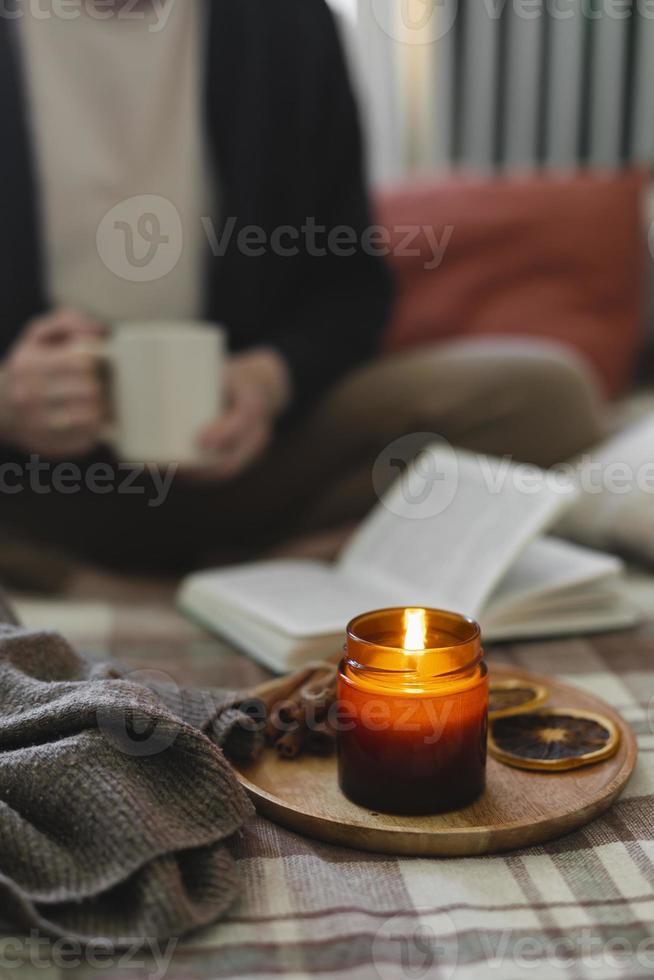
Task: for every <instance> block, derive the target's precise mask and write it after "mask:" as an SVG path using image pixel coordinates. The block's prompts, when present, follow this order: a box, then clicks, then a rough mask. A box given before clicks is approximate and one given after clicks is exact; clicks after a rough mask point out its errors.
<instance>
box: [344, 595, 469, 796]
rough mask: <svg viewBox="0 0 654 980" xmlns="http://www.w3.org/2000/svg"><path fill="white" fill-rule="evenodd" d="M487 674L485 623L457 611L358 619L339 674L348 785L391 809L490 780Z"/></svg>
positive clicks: (387, 612) (388, 612) (347, 789)
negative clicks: (482, 629) (483, 638)
mask: <svg viewBox="0 0 654 980" xmlns="http://www.w3.org/2000/svg"><path fill="white" fill-rule="evenodd" d="M487 673H488V671H487V668H486V663H485V661H484V654H483V650H482V647H481V634H480V630H479V626H478V625H477V624H476V623H474V622H473V621H472V620H469V619H465V618H464V617H462V616H458V615H456V614H455V613H450V612H442V611H439V610H436V609H384V610H381V611H378V612H371V613H366V614H365V615H363V616H359V617H357V619H354V620H353V621H352V622H351V623H350V625H349V626H348V628H347V645H346V648H345V657H344V659H343V660H342V661H341V665H340V668H339V682H338V700H339V725H338V728H339V734H338V766H339V781H340V786H341V789H342V791H343V793H345V795H346V796H347V797H349V799H351V800H352V801H353V802H354V803H358V804H359V805H361V806H364V807H366V808H367V809H370V810H375V811H382V812H386V813H401V814H428V813H441V812H443V811H447V810H455V809H458V808H460V807H463V806H466V805H467V804H469V803H472V802H473V801H474V800H475V799H476V798H477V797H478V796H479V795H480V794H481V793H482V792H483V789H484V784H485V774H486V728H487V718H488V680H487Z"/></svg>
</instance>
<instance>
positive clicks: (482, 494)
mask: <svg viewBox="0 0 654 980" xmlns="http://www.w3.org/2000/svg"><path fill="white" fill-rule="evenodd" d="M419 459H420V458H419ZM425 460H426V461H427V462H428V464H429V465H428V466H425ZM429 474H431V476H430V475H429ZM575 494H576V491H575V490H574V488H573V486H572V484H566V483H564V481H563V479H562V478H561V476H560V475H559V476H558V477H557V479H556V485H554V479H553V478H552V475H551V474H546V473H544V472H543V471H540V470H537V469H535V468H533V467H529V468H527V467H524V466H516V465H513V464H511V463H510V462H508V461H506V460H495V459H490V458H488V457H480V456H473V455H471V454H468V453H463V452H457V453H455V452H454V451H453V450H452V449H451V448H449V447H445V446H438V445H434V446H431V447H429V448H428V449H426V450H424V452H423V454H422V460H421V461H420V465H418V461H416V462H414V463H413V464H412V465H411V466H410V467H408V468H407V470H406V471H405V472H404V473H403V474H402V476H401V477H400V478H399V479H398V480H397V481H396V482H395V483H394V484H393V486H392V487H391V488H390V490H389V491H388V492H387V493H386V494H385V495H384V497H383V498H382V500H381V502H380V503H379V504H378V505H377V506H376V507H375V509H374V510H373V511H372V513H371V514H370V515H369V517H368V518H367V519H366V520H365V521H364V522H363V524H362V525H361V526H360V528H359V529H358V531H357V532H356V533H355V534H354V536H353V538H352V539H351V541H350V543H349V544H348V546H347V547H346V548H345V549H344V550H343V552H342V553H341V555H340V557H339V559H338V561H337V562H336V563H334V564H327V563H321V562H318V561H300V560H293V559H286V560H284V559H282V560H275V561H264V562H255V563H252V564H246V565H240V566H236V567H229V568H226V569H223V570H219V571H214V572H203V573H199V574H197V575H192V576H191V577H190V578H188V579H187V580H186V581H185V582H184V583H183V585H182V588H181V591H180V594H179V604H180V606H181V608H182V610H184V611H185V612H186V613H187V614H189V615H190V616H192V617H193V618H195V619H197V620H198V621H200V622H201V623H203V624H204V625H206V626H207V627H208V628H209V629H211V630H213V631H215V632H217V633H220V634H221V635H223V636H224V637H226V638H227V639H229V640H231V641H232V642H234V643H235V644H236V645H237V646H239V647H241V648H242V649H244V650H246V651H247V652H248V653H250V654H251V655H252V656H253V657H255V658H256V659H257V660H260V661H261V662H263V663H264V664H266V666H268V667H270V668H271V669H273V670H278V671H282V670H286V669H291V668H293V667H295V666H296V665H298V664H300V663H301V662H302V661H303V660H307V659H311V658H315V657H318V656H325V655H328V654H333V653H334V652H335V651H337V650H338V649H339V648H340V647H342V645H343V639H344V633H345V627H346V625H347V623H348V622H349V620H350V619H352V618H353V617H354V616H356V615H358V614H360V613H362V612H366V611H368V610H373V609H379V608H384V607H387V606H431V607H436V608H441V609H449V610H452V611H455V612H459V613H464V614H466V615H468V616H472V617H474V618H476V619H478V620H480V622H481V625H482V628H483V631H484V636H485V639H486V640H498V639H510V638H519V637H521V638H526V637H542V636H553V635H558V634H567V633H588V632H592V631H600V630H604V629H611V628H624V627H627V626H630V625H632V624H633V623H634V621H635V615H634V613H633V612H632V611H631V609H630V608H629V607H627V606H626V605H625V603H624V601H623V600H622V598H621V596H620V592H619V588H618V580H619V577H620V575H621V572H622V564H621V562H620V561H619V560H618V559H617V558H613V557H611V556H609V555H604V554H601V553H599V552H595V551H589V550H586V549H584V548H581V547H578V546H576V545H572V544H568V543H566V542H564V541H562V540H558V539H556V538H548V537H542V536H541V535H542V534H543V533H544V532H545V531H546V530H547V529H548V528H549V527H551V526H552V525H553V524H554V523H555V522H556V521H557V519H558V518H560V516H561V515H562V514H563V513H564V512H565V510H566V509H567V508H569V507H570V506H572V504H573V502H574V499H575Z"/></svg>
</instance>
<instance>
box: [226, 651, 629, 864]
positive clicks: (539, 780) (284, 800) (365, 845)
mask: <svg viewBox="0 0 654 980" xmlns="http://www.w3.org/2000/svg"><path fill="white" fill-rule="evenodd" d="M491 674H492V676H493V677H497V678H500V677H517V678H527V679H530V680H533V681H536V682H537V683H540V684H545V685H546V687H548V688H549V690H550V692H551V697H550V700H549V702H548V704H549V705H551V706H557V707H562V708H582V709H586V710H589V711H596V712H599V713H600V714H604V715H606V716H607V717H609V718H611V719H613V721H614V722H615V723H616V725H618V727H619V728H620V731H621V733H622V739H621V744H620V748H619V749H618V752H617V754H616V755H615V756H613V758H612V759H607V760H606V762H601V763H598V764H597V765H595V766H588V767H586V768H585V769H577V770H572V771H570V772H564V773H537V772H524V771H522V770H519V769H511V768H509V767H508V766H503V765H500V764H499V763H498V762H495V760H494V759H490V758H489V760H488V785H487V789H486V792H485V793H484V795H483V796H482V797H481V799H479V800H478V801H477V802H476V803H474V804H473V805H472V806H469V807H466V808H465V809H463V810H458V811H457V812H455V813H447V814H440V815H438V816H433V817H397V816H388V815H384V814H376V813H371V812H369V811H368V810H365V809H363V808H362V807H359V806H356V805H355V804H354V803H350V801H349V800H347V799H346V798H345V797H344V796H343V794H342V793H341V792H340V790H339V788H338V782H337V777H336V759H335V758H333V757H332V758H329V759H320V758H314V757H310V756H302V757H300V758H299V759H297V760H295V761H293V762H289V761H286V760H281V759H279V758H278V757H277V754H276V753H275V752H274V751H272V750H267V751H266V752H265V753H264V755H263V756H262V758H261V759H259V760H258V761H257V762H256V763H255V764H254V765H251V766H249V767H247V768H246V769H243V771H241V772H238V773H237V775H238V778H239V780H240V782H241V783H242V785H243V786H244V787H245V789H246V791H247V792H248V794H249V796H250V797H251V799H252V800H253V802H254V803H255V805H256V808H257V810H258V811H259V813H261V814H263V815H264V816H266V817H269V818H270V819H271V820H274V821H275V822H276V823H279V824H281V825H282V826H284V827H287V828H289V830H294V831H296V832H297V833H299V834H305V835H306V836H308V837H314V838H317V839H318V840H323V841H328V842H329V843H332V844H340V845H342V846H345V847H354V848H357V849H360V850H366V851H379V852H382V853H385V854H405V855H432V856H433V855H440V856H449V857H453V856H465V855H471V854H489V853H492V852H497V851H508V850H512V849H513V848H517V847H526V846H528V845H530V844H539V843H542V842H543V841H546V840H551V839H552V838H554V837H560V836H561V835H563V834H566V833H568V832H569V831H571V830H575V829H576V828H577V827H581V826H582V825H583V824H585V823H588V822H589V821H590V820H593V819H594V818H595V817H596V816H598V815H599V814H600V813H603V812H604V811H605V810H607V809H608V808H609V807H610V806H611V804H612V803H613V802H614V801H615V800H616V799H617V798H618V796H619V795H620V793H621V792H622V790H623V789H624V787H625V785H626V783H627V780H628V779H629V777H630V776H631V774H632V772H633V769H634V766H635V764H636V757H637V753H638V750H637V746H636V740H635V738H634V734H633V732H632V730H631V728H630V727H629V725H627V724H626V722H625V721H623V719H622V718H621V717H620V716H619V715H618V714H617V713H616V712H615V711H614V710H613V709H612V708H611V707H610V706H609V705H608V704H606V703H605V702H604V701H600V700H599V699H598V698H595V697H593V696H592V695H590V694H586V693H584V692H583V691H581V690H579V689H578V688H574V687H570V686H568V685H567V684H561V683H558V682H557V681H554V680H549V679H547V678H543V677H537V676H535V675H534V674H529V673H527V672H526V671H520V670H515V669H514V668H512V667H511V668H509V667H504V666H495V667H492V668H491Z"/></svg>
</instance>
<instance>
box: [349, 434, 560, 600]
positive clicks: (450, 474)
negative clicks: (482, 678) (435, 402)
mask: <svg viewBox="0 0 654 980" xmlns="http://www.w3.org/2000/svg"><path fill="white" fill-rule="evenodd" d="M425 454H426V455H425ZM425 454H422V455H423V458H422V460H421V459H420V457H419V458H418V460H417V461H416V463H415V464H413V465H412V466H411V467H409V468H408V470H407V471H406V472H405V473H404V474H403V475H402V476H401V477H400V478H399V479H398V480H397V481H396V483H395V484H394V485H393V486H392V487H391V489H390V491H389V492H388V493H387V494H386V495H385V497H384V499H383V500H382V501H381V503H380V504H379V505H378V506H377V507H376V508H375V510H374V511H373V512H372V514H371V515H370V516H369V517H368V519H367V520H366V521H365V522H364V523H363V525H362V527H361V528H360V530H359V531H358V532H357V534H356V535H355V536H354V538H353V539H352V541H351V543H350V544H349V546H348V547H347V548H346V549H345V550H344V552H343V554H342V556H341V560H340V566H341V568H342V569H343V572H344V574H345V575H347V577H348V578H349V579H350V581H351V582H353V583H356V582H359V581H367V582H370V583H371V584H374V585H376V586H379V587H381V588H383V589H385V590H386V591H387V592H388V593H389V595H393V596H394V597H395V601H396V602H402V603H408V604H411V605H413V604H425V605H431V606H441V607H444V608H447V609H453V610H456V611H458V612H461V613H464V614H467V615H469V616H477V615H479V613H480V612H481V610H482V608H483V606H484V604H485V602H486V600H487V598H488V597H489V595H490V594H491V592H492V591H493V589H494V588H495V587H496V586H497V585H498V583H499V582H500V581H501V579H502V577H503V576H504V574H505V573H506V571H507V570H508V568H509V567H510V566H511V564H512V563H513V562H514V561H515V559H516V558H517V557H518V555H519V554H520V553H521V552H522V551H523V550H524V549H525V548H526V546H527V545H528V544H529V542H530V541H532V540H533V539H534V538H535V537H536V536H537V535H539V534H540V533H541V532H542V531H544V530H545V529H547V528H548V527H549V526H550V525H551V524H552V523H553V521H555V520H556V519H557V517H558V516H559V515H560V514H561V513H563V511H564V510H565V509H567V508H568V507H570V506H571V504H572V502H573V500H574V496H575V490H574V488H573V486H572V484H571V483H570V482H569V481H565V480H564V479H563V478H562V477H561V476H560V475H559V477H558V478H557V484H556V486H554V485H553V481H551V480H549V479H548V475H547V474H545V473H544V472H543V471H541V470H538V469H537V468H535V467H524V466H518V465H515V464H512V463H511V462H509V461H508V460H499V459H491V458H489V457H484V456H475V455H473V454H470V453H465V452H461V451H457V452H455V451H454V450H452V449H451V447H448V446H442V445H440V444H438V445H435V446H432V447H428V449H427V450H425Z"/></svg>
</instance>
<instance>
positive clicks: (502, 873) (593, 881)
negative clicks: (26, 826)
mask: <svg viewBox="0 0 654 980" xmlns="http://www.w3.org/2000/svg"><path fill="white" fill-rule="evenodd" d="M20 611H21V614H22V615H23V616H24V617H25V618H26V619H27V621H28V622H29V623H30V625H31V624H34V625H41V624H42V623H43V622H44V621H46V620H47V621H48V622H49V624H50V626H52V625H54V626H56V627H59V628H61V629H63V631H64V632H65V633H66V635H67V636H68V638H69V639H71V640H73V641H74V642H76V643H78V644H81V645H83V646H84V647H85V648H87V649H88V648H91V649H94V648H95V649H97V650H98V652H101V653H103V654H105V653H106V652H107V650H109V652H110V653H111V655H112V656H114V657H116V658H119V659H120V660H124V661H127V662H128V663H130V664H131V665H133V666H134V668H135V669H141V668H146V669H148V670H153V669H154V670H157V671H161V672H163V673H164V674H166V675H171V676H172V677H174V678H175V679H176V680H178V681H179V682H180V683H189V682H191V683H194V684H196V685H205V684H206V685H214V686H215V685H221V686H224V687H229V686H232V685H234V686H238V687H241V686H243V685H248V684H253V683H256V682H257V681H259V680H260V679H262V678H263V677H264V676H265V675H264V672H263V671H262V670H261V669H260V668H259V667H257V666H256V665H255V664H253V663H252V662H251V661H249V660H248V659H246V658H244V657H241V656H240V655H238V654H237V653H235V652H234V651H232V650H230V649H228V648H227V647H225V646H224V645H222V644H221V643H219V642H218V641H217V640H214V639H211V638H210V637H208V636H207V635H206V634H203V633H201V632H200V631H199V630H197V629H196V628H195V627H193V626H191V625H189V624H187V623H186V622H184V621H183V620H182V619H181V618H179V617H178V616H177V615H176V614H175V613H173V612H171V611H170V610H165V609H157V608H147V609H146V608H136V607H135V608H131V609H126V608H120V609H117V608H108V607H103V606H98V607H95V606H83V607H74V606H68V607H63V606H60V607H57V609H56V616H57V619H58V620H59V621H58V622H57V621H53V617H54V614H55V609H54V607H47V608H44V607H42V606H41V605H36V604H27V605H25V604H23V606H22V608H21V610H20ZM488 653H489V659H490V660H491V661H493V660H494V661H495V662H503V663H510V664H514V665H516V666H520V667H523V668H527V669H531V670H534V671H537V672H541V673H542V672H551V673H552V674H555V675H558V676H559V677H560V678H561V679H563V680H565V681H567V682H569V683H572V684H578V685H580V686H582V687H584V688H585V689H587V690H590V691H592V692H593V693H594V694H596V695H598V696H599V697H602V698H604V699H606V700H607V701H609V702H610V703H611V704H612V705H614V706H615V707H616V708H617V709H618V710H619V711H621V712H622V714H623V716H624V717H625V718H626V720H627V721H629V722H630V723H631V725H632V726H633V727H634V729H635V731H636V734H637V736H638V741H639V745H640V753H641V754H640V761H639V764H638V768H637V771H636V774H635V776H634V777H633V779H632V780H631V782H630V784H629V786H628V787H627V790H626V793H625V794H624V796H623V797H622V799H621V800H620V801H619V802H618V803H617V805H616V806H614V807H613V809H612V810H611V811H609V813H607V814H606V815H605V816H603V817H602V818H600V819H599V820H596V821H595V822H594V823H592V824H590V825H589V826H587V827H585V828H584V829H582V830H580V831H578V832H576V833H573V834H570V835H568V836H567V837H564V838H562V839H560V840H558V841H555V842H553V843H550V844H546V845H544V846H540V847H532V848H529V849H528V850H521V851H516V852H514V853H511V854H506V855H502V856H497V857H480V858H465V859H447V860H436V859H417V858H415V859H406V858H402V859H399V858H397V859H396V858H391V857H387V856H383V855H374V854H366V853H361V852H356V851H351V850H346V849H342V848H337V847H333V846H329V845H327V844H321V843H317V842H315V841H311V840H308V839H305V838H302V837H299V836H297V835H295V834H292V833H290V832H288V831H286V830H284V829H283V828H281V827H278V826H275V825H274V824H272V823H269V822H268V821H266V820H263V819H260V818H257V819H255V820H253V821H252V822H251V823H250V824H249V825H248V826H247V828H246V830H245V831H244V833H243V836H242V840H241V843H240V847H239V861H240V870H241V877H242V881H243V892H242V897H241V899H240V900H239V902H238V904H237V905H235V906H234V907H233V908H232V910H231V912H230V913H229V914H228V916H227V918H226V920H225V921H223V922H222V923H221V924H220V925H218V926H217V927H215V928H213V929H211V930H208V931H204V932H201V933H199V934H198V935H197V936H196V937H194V938H193V939H191V940H190V941H187V942H186V943H184V944H180V945H179V946H177V947H176V948H174V949H167V950H154V951H153V955H152V957H151V958H150V959H148V960H147V961H145V962H142V963H137V962H136V961H135V960H134V959H133V960H132V961H131V962H123V963H120V962H115V963H112V964H103V965H100V966H98V965H97V964H89V963H85V962H82V961H77V960H75V959H74V957H73V956H71V958H70V960H69V962H65V963H63V966H62V964H60V965H59V970H57V971H56V972H54V973H52V977H53V978H54V977H56V978H57V980H59V978H60V977H62V976H71V975H73V976H75V977H88V978H89V980H90V977H91V975H93V977H94V978H95V977H97V976H101V977H106V978H110V980H123V978H125V980H127V978H128V977H129V978H132V977H135V976H139V977H141V976H144V977H145V976H148V977H151V978H157V980H160V978H163V977H164V976H165V977H166V978H167V980H222V978H232V977H253V978H254V977H256V978H267V977H270V978H273V977H277V978H278V977H285V978H286V977H288V978H293V980H299V978H304V977H309V976H314V975H319V976H321V977H324V978H326V980H330V978H334V980H336V978H338V980H368V978H376V980H386V978H389V980H391V978H392V980H449V978H456V980H472V978H475V980H478V978H480V977H481V978H484V977H497V978H499V980H513V978H523V977H530V978H533V980H552V978H556V977H564V978H566V980H567V978H575V980H577V978H582V980H585V978H587V977H593V978H598V980H603V978H611V980H613V978H618V977H619V978H622V977H624V978H630V980H632V978H641V977H642V978H650V977H652V976H653V975H654V735H653V728H652V724H653V723H654V625H653V626H647V627H643V628H641V629H640V630H638V631H637V632H634V633H629V634H620V635H610V636H602V637H598V638H595V639H590V640H578V639H575V640H566V641H557V642H546V643H545V642H539V643H531V644H524V645H512V646H504V647H499V648H495V649H492V650H490V651H489V652H488ZM3 949H4V947H3V944H2V942H1V941H0V975H2V966H3V965H5V963H6V956H5V960H3V955H5V954H4V953H3ZM22 956H23V959H24V961H25V969H27V968H28V965H29V964H32V966H33V963H34V961H33V958H32V956H31V953H30V952H29V951H28V950H22ZM53 969H54V968H53ZM36 975H37V976H39V977H43V978H44V980H47V978H48V973H44V971H43V969H41V970H39V971H38V972H37V974H36ZM30 976H31V974H30Z"/></svg>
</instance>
